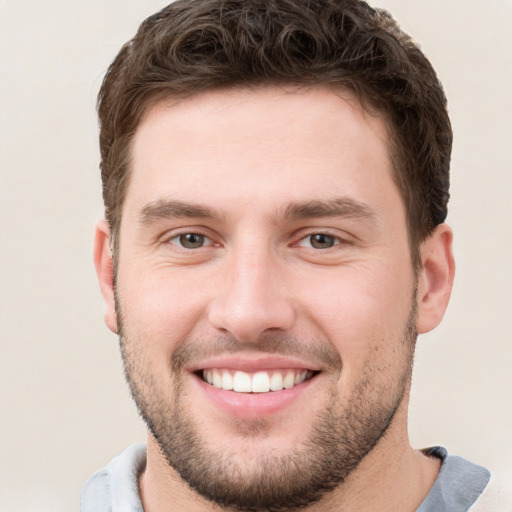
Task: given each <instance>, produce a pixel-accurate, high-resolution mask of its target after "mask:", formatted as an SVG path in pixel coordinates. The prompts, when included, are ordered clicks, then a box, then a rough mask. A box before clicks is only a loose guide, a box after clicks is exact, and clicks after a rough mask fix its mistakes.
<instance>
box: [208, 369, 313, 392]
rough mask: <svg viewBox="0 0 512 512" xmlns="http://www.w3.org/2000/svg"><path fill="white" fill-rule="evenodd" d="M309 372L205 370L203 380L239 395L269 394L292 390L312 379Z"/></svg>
mask: <svg viewBox="0 0 512 512" xmlns="http://www.w3.org/2000/svg"><path fill="white" fill-rule="evenodd" d="M311 376H312V373H311V372H308V371H307V370H302V371H297V370H288V371H286V372H283V371H282V370H280V371H260V372H256V373H247V372H243V371H241V370H238V371H236V372H234V373H233V370H221V369H217V368H215V369H208V370H203V380H204V381H205V382H207V383H208V384H211V385H212V386H214V387H215V388H218V389H224V390H226V391H236V392H237V393H251V392H252V393H268V392H269V391H282V390H283V389H291V388H293V387H294V386H296V385H298V384H302V383H303V382H304V381H306V380H308V377H309V378H311Z"/></svg>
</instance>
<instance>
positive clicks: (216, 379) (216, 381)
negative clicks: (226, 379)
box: [212, 370, 222, 388]
mask: <svg viewBox="0 0 512 512" xmlns="http://www.w3.org/2000/svg"><path fill="white" fill-rule="evenodd" d="M212 383H213V385H214V386H215V387H216V388H221V387H222V375H221V374H220V372H219V370H213V377H212Z"/></svg>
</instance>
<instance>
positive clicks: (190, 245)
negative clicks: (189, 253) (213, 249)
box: [169, 233, 212, 249]
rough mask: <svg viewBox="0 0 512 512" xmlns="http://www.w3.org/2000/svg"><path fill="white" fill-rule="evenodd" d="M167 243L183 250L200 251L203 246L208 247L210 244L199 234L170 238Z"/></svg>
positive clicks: (208, 240) (186, 234) (185, 234)
mask: <svg viewBox="0 0 512 512" xmlns="http://www.w3.org/2000/svg"><path fill="white" fill-rule="evenodd" d="M169 243H171V244H173V245H178V246H180V247H183V248H184V249H200V248H201V247H204V246H205V245H210V244H211V243H212V242H211V240H210V239H209V238H208V237H207V236H205V235H202V234H200V233H183V234H181V235H178V236H175V237H174V238H171V240H169Z"/></svg>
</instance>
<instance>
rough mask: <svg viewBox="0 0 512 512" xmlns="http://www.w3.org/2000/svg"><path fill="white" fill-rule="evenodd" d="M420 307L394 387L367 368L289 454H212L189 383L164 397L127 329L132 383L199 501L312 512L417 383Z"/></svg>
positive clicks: (258, 511)
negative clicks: (413, 377)
mask: <svg viewBox="0 0 512 512" xmlns="http://www.w3.org/2000/svg"><path fill="white" fill-rule="evenodd" d="M415 304H416V301H415V297H414V301H413V306H412V307H411V311H410V314H409V317H408V319H407V323H406V325H405V328H404V330H403V336H402V340H401V341H402V345H403V347H402V348H403V359H404V365H403V367H402V373H401V374H400V375H399V376H396V377H395V380H394V382H393V384H392V385H387V386H381V384H382V383H381V382H380V381H376V379H375V376H374V368H372V366H371V365H368V366H367V369H366V371H365V372H364V373H363V374H362V375H361V376H360V378H359V380H358V383H357V385H356V387H355V388H354V391H353V393H352V394H351V396H350V397H343V396H341V394H340V392H339V390H338V389H333V390H332V391H331V393H330V400H329V404H330V407H328V408H325V409H324V410H323V411H322V412H320V413H318V414H317V415H316V417H315V418H314V420H313V421H312V427H311V431H310V434H309V436H308V438H307V440H306V441H305V442H304V443H303V444H302V445H301V446H300V447H297V448H296V449H295V450H293V451H291V452H288V453H286V454H275V452H274V451H273V452H272V453H268V452H262V453H261V454H259V456H258V457H257V459H255V456H252V457H251V459H250V460H247V459H246V460H244V458H243V457H241V456H240V454H239V453H233V452H230V451H229V447H226V448H225V449H223V450H214V449H212V448H210V447H209V446H208V443H207V431H206V430H205V426H204V425H203V428H202V429H201V428H200V426H199V425H198V423H197V422H196V420H195V419H194V418H193V416H192V414H191V413H190V412H189V409H190V407H189V403H188V402H187V396H186V394H185V393H184V392H183V389H182V381H181V380H179V379H175V383H176V385H175V386H174V387H173V393H172V396H171V398H169V397H168V396H162V393H160V391H159V387H158V385H157V383H156V381H155V379H154V376H153V375H152V374H151V373H150V372H149V371H148V370H147V369H146V368H147V367H146V365H144V362H143V361H144V358H143V355H142V354H140V353H139V352H138V351H137V350H132V347H134V346H138V347H141V346H142V345H143V343H142V341H143V340H141V339H127V338H125V337H124V335H123V334H122V332H121V331H120V332H121V334H120V345H121V352H122V356H123V363H124V369H125V376H126V380H127V382H128V384H129V386H130V390H131V393H132V396H133V399H134V401H135V403H136V405H137V408H138V410H139V414H140V415H141V417H142V418H143V419H144V421H145V423H146V425H147V427H148V429H149V431H150V432H151V434H152V436H153V437H154V439H155V440H156V442H157V443H158V446H159V448H160V450H161V452H162V454H163V455H164V457H165V459H166V460H167V462H168V464H169V466H170V467H172V468H173V469H174V470H175V471H176V472H177V473H178V474H179V475H180V476H181V478H182V479H183V480H184V482H186V483H187V484H188V485H189V486H190V488H192V489H193V490H194V491H196V492H197V493H198V494H199V495H201V496H202V497H204V498H206V499H207V500H209V501H211V502H213V503H216V504H217V505H219V506H221V507H223V508H225V509H228V510H233V511H244V512H263V511H268V512H284V511H290V510H297V509H301V508H305V507H308V506H310V505H312V504H314V503H316V502H318V501H319V500H321V499H322V498H323V497H324V496H326V495H327V494H328V493H329V492H331V491H332V490H334V489H335V488H337V487H340V486H342V485H343V483H344V482H345V481H346V479H347V477H348V476H349V475H350V474H351V473H352V472H353V471H354V470H355V469H356V468H357V467H358V465H359V464H360V462H361V461H362V460H363V459H364V458H365V456H366V455H368V454H369V453H370V452H371V451H372V450H373V449H374V448H375V446H376V445H377V444H378V443H379V441H380V440H381V439H382V438H383V437H384V436H385V434H386V432H387V430H388V429H389V427H390V425H391V424H392V422H393V419H394V417H395V414H396V412H397V410H398V409H399V407H400V404H401V403H402V401H403V400H404V396H405V395H406V394H407V392H408V389H409V386H410V381H411V374H412V363H413V358H414V346H415V341H416V337H417V332H416V322H415V320H416V308H415ZM118 309H120V308H119V306H118ZM119 313H121V312H120V311H119ZM118 318H119V319H121V318H122V315H121V314H118ZM235 343H236V342H235ZM272 343H274V346H277V347H279V344H280V341H279V340H278V339H275V340H272V339H267V340H265V343H264V345H267V348H268V346H270V345H271V344H272ZM190 345H191V346H193V343H190ZM182 356H183V353H182V354H180V357H177V358H176V359H174V361H171V363H170V366H171V368H172V367H174V372H173V373H174V375H175V376H177V375H178V371H177V370H178V367H179V366H180V365H181V364H184V363H185V362H186V361H183V357H182ZM331 356H332V358H334V359H335V360H332V361H331V367H336V366H338V365H340V364H341V361H340V360H339V355H338V354H337V353H332V354H331ZM339 367H341V366H339ZM243 426H244V429H245V432H244V435H246V437H247V438H248V439H249V438H251V440H253V439H256V438H257V436H258V435H260V434H261V435H262V436H263V435H264V433H265V427H266V423H265V422H264V421H261V422H258V421H257V420H256V421H254V420H253V421H251V422H247V423H245V424H244V425H243ZM239 434H242V430H240V432H239Z"/></svg>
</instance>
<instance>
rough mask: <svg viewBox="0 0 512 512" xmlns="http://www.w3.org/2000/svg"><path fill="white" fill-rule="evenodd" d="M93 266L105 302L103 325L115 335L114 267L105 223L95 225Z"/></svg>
mask: <svg viewBox="0 0 512 512" xmlns="http://www.w3.org/2000/svg"><path fill="white" fill-rule="evenodd" d="M94 265H95V267H96V275H97V276H98V281H99V284H100V289H101V294H102V295H103V300H104V301H105V307H106V309H105V323H106V324H107V326H108V328H109V329H110V330H111V331H112V332H114V333H117V314H116V306H115V293H114V265H113V262H112V252H111V250H110V228H109V225H108V223H107V222H106V221H100V222H98V224H97V225H96V230H95V236H94Z"/></svg>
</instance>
